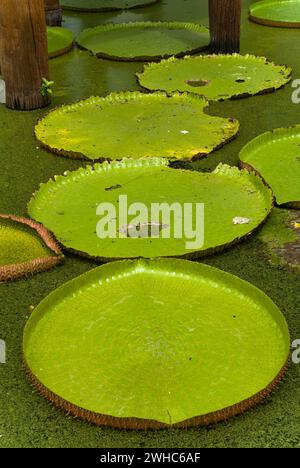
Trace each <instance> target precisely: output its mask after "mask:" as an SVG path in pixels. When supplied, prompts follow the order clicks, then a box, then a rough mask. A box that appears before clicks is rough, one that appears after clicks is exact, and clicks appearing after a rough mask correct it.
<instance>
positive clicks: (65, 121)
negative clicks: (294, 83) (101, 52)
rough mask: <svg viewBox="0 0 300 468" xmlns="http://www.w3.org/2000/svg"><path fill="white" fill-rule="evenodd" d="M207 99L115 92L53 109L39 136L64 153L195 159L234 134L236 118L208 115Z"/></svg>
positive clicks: (100, 157) (96, 157)
mask: <svg viewBox="0 0 300 468" xmlns="http://www.w3.org/2000/svg"><path fill="white" fill-rule="evenodd" d="M206 107H207V101H206V100H205V99H204V98H200V97H198V96H192V95H188V94H179V93H176V94H174V95H172V96H171V97H168V96H166V95H165V94H164V93H153V94H145V93H139V92H129V91H126V92H121V93H113V94H110V95H109V96H106V97H91V98H89V99H86V100H84V101H80V102H78V103H76V104H72V105H68V106H63V107H61V108H58V109H56V110H54V111H52V112H50V113H49V114H48V115H47V116H46V117H45V118H44V119H42V120H41V121H40V122H39V123H38V124H37V126H36V128H35V134H36V137H37V139H38V140H39V142H40V143H41V144H42V145H43V146H44V147H46V148H48V149H49V150H51V151H53V152H55V153H57V154H59V155H63V156H69V157H73V158H85V159H90V160H104V159H110V160H113V159H122V158H123V157H131V158H141V157H145V156H149V157H165V158H168V159H193V158H197V157H201V156H205V155H207V154H209V153H210V152H211V151H213V150H214V149H216V148H218V147H219V146H222V145H223V144H224V143H225V142H226V141H228V140H230V139H232V138H233V137H234V136H235V135H236V133H237V132H238V128H239V124H238V122H237V121H236V120H234V119H224V118H221V117H214V116H211V115H207V114H206V113H205V112H204V109H205V108H206Z"/></svg>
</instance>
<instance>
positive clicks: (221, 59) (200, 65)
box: [137, 54, 292, 101]
mask: <svg viewBox="0 0 300 468" xmlns="http://www.w3.org/2000/svg"><path fill="white" fill-rule="evenodd" d="M291 72H292V70H291V68H289V67H286V66H280V65H275V64H274V63H272V62H269V61H268V60H267V59H265V58H264V57H255V56H254V55H239V54H232V55H221V54H220V55H203V56H196V57H184V58H183V59H176V58H173V57H171V58H170V59H167V60H163V61H161V62H160V63H150V64H148V65H146V66H145V69H144V72H143V73H138V74H137V76H138V79H139V82H140V84H141V86H143V87H144V88H147V89H150V90H164V91H166V92H168V93H172V92H174V91H181V92H186V91H189V92H192V93H196V94H200V95H203V96H205V97H206V98H207V99H209V100H212V101H219V100H224V99H229V98H237V97H246V96H251V95H255V94H260V93H263V92H265V93H266V92H271V91H275V90H276V89H278V88H281V87H282V86H283V85H284V84H286V83H287V82H288V81H289V80H290V78H291Z"/></svg>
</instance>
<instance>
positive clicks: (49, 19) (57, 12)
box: [45, 0, 62, 26]
mask: <svg viewBox="0 0 300 468" xmlns="http://www.w3.org/2000/svg"><path fill="white" fill-rule="evenodd" d="M45 9H46V23H47V25H48V26H61V22H62V12H61V8H60V5H59V0H45Z"/></svg>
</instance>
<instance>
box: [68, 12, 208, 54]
mask: <svg viewBox="0 0 300 468" xmlns="http://www.w3.org/2000/svg"><path fill="white" fill-rule="evenodd" d="M76 42H77V44H78V45H79V46H80V47H82V48H84V49H87V50H90V51H91V52H92V53H93V54H94V55H96V56H97V57H104V58H110V59H115V60H127V61H135V60H141V61H146V60H157V59H160V58H166V57H171V56H173V55H174V56H177V57H178V56H183V55H185V54H186V53H195V52H199V51H200V50H203V49H204V48H206V47H207V46H208V45H209V42H210V38H209V30H208V29H207V28H206V27H205V26H201V25H199V24H195V23H179V22H169V23H166V22H160V21H156V22H152V21H147V22H135V23H118V24H104V25H100V26H96V27H95V28H90V29H85V30H84V31H82V33H80V34H79V36H78V38H77V41H76Z"/></svg>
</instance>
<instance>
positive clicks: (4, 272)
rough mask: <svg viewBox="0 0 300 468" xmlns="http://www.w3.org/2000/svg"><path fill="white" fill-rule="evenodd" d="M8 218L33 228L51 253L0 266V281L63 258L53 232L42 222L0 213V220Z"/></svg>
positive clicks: (47, 266)
mask: <svg viewBox="0 0 300 468" xmlns="http://www.w3.org/2000/svg"><path fill="white" fill-rule="evenodd" d="M1 219H2V220H10V221H14V222H15V223H20V224H22V225H24V226H27V227H29V228H31V229H33V230H34V231H35V232H36V234H38V236H39V237H40V238H41V240H42V241H43V242H44V243H45V245H46V246H47V247H48V249H49V250H50V251H51V252H53V255H49V256H47V257H41V258H36V259H33V260H30V261H28V262H22V263H16V264H9V265H4V266H0V283H2V282H6V281H10V280H15V279H19V278H22V277H24V276H28V275H33V274H35V273H40V272H42V271H46V270H49V269H50V268H52V267H54V266H56V265H58V264H59V263H61V262H62V261H63V259H64V255H63V253H62V249H61V248H60V246H59V244H58V242H57V241H56V240H55V237H54V236H53V234H52V233H51V232H50V231H48V229H46V228H45V227H44V226H43V225H42V224H40V223H38V222H37V221H34V220H32V219H30V218H24V217H21V216H15V215H11V214H5V213H0V220H1Z"/></svg>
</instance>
